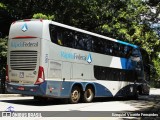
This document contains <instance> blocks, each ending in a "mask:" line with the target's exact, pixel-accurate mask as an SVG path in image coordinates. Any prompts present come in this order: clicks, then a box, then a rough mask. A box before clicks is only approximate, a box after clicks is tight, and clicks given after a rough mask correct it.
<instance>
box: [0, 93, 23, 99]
mask: <svg viewBox="0 0 160 120" xmlns="http://www.w3.org/2000/svg"><path fill="white" fill-rule="evenodd" d="M21 96H22V95H21V94H0V98H2V97H21Z"/></svg>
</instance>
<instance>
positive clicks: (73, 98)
mask: <svg viewBox="0 0 160 120" xmlns="http://www.w3.org/2000/svg"><path fill="white" fill-rule="evenodd" d="M80 97H81V91H80V88H79V87H78V86H75V87H73V88H72V91H71V95H70V98H69V102H70V103H72V104H75V103H78V102H79V100H80Z"/></svg>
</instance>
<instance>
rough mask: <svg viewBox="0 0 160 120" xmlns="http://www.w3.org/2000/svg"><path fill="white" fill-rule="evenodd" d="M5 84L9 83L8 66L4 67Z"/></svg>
mask: <svg viewBox="0 0 160 120" xmlns="http://www.w3.org/2000/svg"><path fill="white" fill-rule="evenodd" d="M6 82H9V76H8V65H6Z"/></svg>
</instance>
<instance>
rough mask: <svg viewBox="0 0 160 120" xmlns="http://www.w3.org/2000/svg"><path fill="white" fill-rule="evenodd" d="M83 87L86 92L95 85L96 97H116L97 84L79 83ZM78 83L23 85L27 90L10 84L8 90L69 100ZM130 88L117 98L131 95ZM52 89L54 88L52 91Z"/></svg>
mask: <svg viewBox="0 0 160 120" xmlns="http://www.w3.org/2000/svg"><path fill="white" fill-rule="evenodd" d="M78 83H80V84H81V85H82V87H83V90H85V88H86V86H87V84H94V87H95V97H114V96H113V94H112V92H111V91H110V90H109V89H108V88H106V87H105V86H104V85H102V84H99V83H96V82H91V83H90V82H78ZM74 84H77V82H73V81H64V82H63V81H55V80H53V81H47V80H46V81H45V82H44V83H42V84H41V85H21V86H23V87H24V88H25V90H18V87H19V85H18V84H17V85H16V84H13V83H9V84H8V87H7V90H8V91H9V92H11V93H18V94H25V95H32V96H46V97H55V98H69V96H70V93H71V89H72V87H73V85H74ZM130 86H133V85H127V86H125V87H124V88H121V89H120V90H119V91H118V92H117V94H116V95H115V96H127V95H128V94H130ZM50 87H51V88H53V89H52V91H50ZM31 89H36V91H31Z"/></svg>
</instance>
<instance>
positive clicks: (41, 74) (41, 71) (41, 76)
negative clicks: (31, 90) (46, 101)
mask: <svg viewBox="0 0 160 120" xmlns="http://www.w3.org/2000/svg"><path fill="white" fill-rule="evenodd" d="M44 80H45V77H44V68H43V67H42V66H39V71H38V77H37V81H36V82H35V84H41V83H43V82H44Z"/></svg>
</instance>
